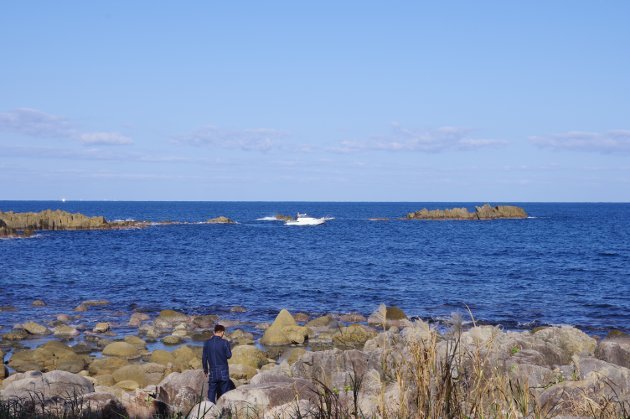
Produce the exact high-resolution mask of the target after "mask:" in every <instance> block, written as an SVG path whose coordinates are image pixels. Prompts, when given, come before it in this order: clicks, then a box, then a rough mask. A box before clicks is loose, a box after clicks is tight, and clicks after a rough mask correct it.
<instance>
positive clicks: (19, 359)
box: [9, 341, 90, 373]
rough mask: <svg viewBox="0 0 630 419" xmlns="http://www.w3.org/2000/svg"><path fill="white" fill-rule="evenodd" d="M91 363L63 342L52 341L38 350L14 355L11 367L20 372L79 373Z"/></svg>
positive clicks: (24, 351) (10, 363)
mask: <svg viewBox="0 0 630 419" xmlns="http://www.w3.org/2000/svg"><path fill="white" fill-rule="evenodd" d="M89 362H90V357H89V356H87V355H80V354H77V353H76V352H75V351H73V350H72V348H70V347H69V346H67V345H64V344H63V343H61V342H57V341H50V342H46V343H45V344H44V345H42V346H40V347H39V348H36V349H30V350H28V349H27V350H22V351H17V352H15V353H13V356H12V357H11V359H10V361H9V366H10V367H11V368H13V369H14V370H16V371H18V372H26V371H31V370H37V371H44V372H46V371H53V370H62V371H68V372H72V373H78V372H79V371H82V370H84V369H85V368H86V367H87V366H88V364H89Z"/></svg>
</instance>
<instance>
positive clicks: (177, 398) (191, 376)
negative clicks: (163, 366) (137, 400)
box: [157, 370, 208, 413]
mask: <svg viewBox="0 0 630 419" xmlns="http://www.w3.org/2000/svg"><path fill="white" fill-rule="evenodd" d="M207 393H208V379H207V378H206V376H205V374H204V373H203V371H202V370H189V371H184V372H182V373H179V372H173V373H171V374H169V375H167V376H166V378H164V380H162V381H161V382H160V384H158V389H157V394H158V399H159V400H160V401H162V402H164V403H166V404H167V405H169V406H170V407H171V411H173V412H183V413H186V412H188V411H190V410H191V409H192V408H193V406H195V405H196V404H197V403H199V402H200V401H202V400H204V399H205V398H206V396H207Z"/></svg>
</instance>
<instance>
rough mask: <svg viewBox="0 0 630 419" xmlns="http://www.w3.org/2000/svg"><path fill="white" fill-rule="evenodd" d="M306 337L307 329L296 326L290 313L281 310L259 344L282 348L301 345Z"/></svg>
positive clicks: (307, 334)
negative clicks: (283, 346) (293, 344)
mask: <svg viewBox="0 0 630 419" xmlns="http://www.w3.org/2000/svg"><path fill="white" fill-rule="evenodd" d="M308 336H309V330H308V328H306V327H304V326H298V325H297V323H296V321H295V319H294V318H293V316H291V313H289V311H288V310H286V309H282V310H281V311H280V313H278V315H277V316H276V319H275V320H274V321H273V323H272V324H271V326H269V328H267V330H265V333H264V334H263V337H262V338H261V339H260V343H262V344H263V345H270V346H282V345H289V344H292V343H295V344H301V343H304V341H305V340H306V339H308Z"/></svg>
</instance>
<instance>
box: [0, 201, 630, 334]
mask: <svg viewBox="0 0 630 419" xmlns="http://www.w3.org/2000/svg"><path fill="white" fill-rule="evenodd" d="M476 204H480V203H332V202H331V203H313V202H65V203H62V202H58V201H55V202H53V201H50V202H44V201H0V210H2V211H8V210H13V211H40V210H43V209H48V208H52V209H57V208H59V209H63V210H65V211H71V212H81V213H84V214H87V215H104V216H105V217H106V218H108V219H135V220H149V221H165V220H176V221H189V222H199V221H204V220H206V219H208V218H210V217H215V216H218V215H225V216H228V217H230V218H232V219H234V220H236V221H238V222H239V224H237V225H164V226H153V227H149V228H146V229H140V230H114V231H61V232H52V231H46V232H41V233H40V234H38V235H37V237H35V238H30V239H17V240H16V239H12V240H0V306H1V305H13V306H15V307H17V311H15V312H0V325H2V326H4V328H5V330H4V331H6V328H7V327H10V326H11V325H12V324H14V323H17V322H20V321H24V320H26V319H31V318H35V319H37V318H42V316H43V315H44V314H47V315H50V316H51V318H52V315H53V314H55V313H60V312H69V311H71V309H72V308H73V307H75V306H76V305H78V304H79V303H80V302H81V301H83V300H86V299H107V300H110V301H111V302H112V305H111V310H120V311H123V312H126V313H128V312H129V311H130V310H131V309H133V308H138V309H142V310H148V311H151V312H155V311H157V310H160V309H164V308H173V309H179V310H183V311H186V312H189V313H218V314H222V315H225V316H227V317H229V316H230V314H229V313H228V310H229V308H230V307H231V306H233V305H242V306H245V307H247V308H248V312H247V313H244V314H241V315H238V316H240V318H241V319H242V320H251V321H270V320H273V317H274V315H275V314H276V313H277V312H278V310H280V309H281V308H283V307H286V308H288V309H289V310H292V311H303V312H308V313H311V314H319V313H326V312H340V313H343V312H351V311H358V312H361V313H363V314H365V315H367V314H369V313H371V312H372V311H373V310H374V309H375V308H376V307H377V306H378V304H379V303H386V304H388V305H398V306H400V307H401V308H403V310H405V312H407V314H409V315H412V316H419V317H422V318H424V319H430V320H434V321H439V320H440V319H445V318H447V317H449V316H450V315H451V313H453V312H460V313H462V314H465V315H466V316H467V314H466V313H467V308H466V307H467V306H468V307H469V308H470V310H471V311H472V313H473V315H474V316H475V318H476V320H477V321H480V322H484V323H490V324H501V325H503V326H504V327H505V328H507V329H519V328H530V327H532V326H535V325H542V324H573V325H576V326H578V327H580V328H582V329H583V330H585V331H587V332H589V333H593V334H604V333H606V331H608V330H610V329H611V328H617V329H622V330H625V331H630V204H564V203H563V204H551V203H544V204H542V203H541V204H538V203H524V204H518V205H520V206H523V207H524V208H525V209H526V210H527V212H528V213H529V214H530V215H531V216H532V218H529V219H525V220H496V221H399V220H393V221H369V220H368V219H369V218H371V217H400V216H404V215H405V214H406V213H407V212H410V211H414V210H418V209H421V208H423V207H427V208H430V209H431V208H450V207H454V206H466V207H468V208H471V209H472V208H473V206H474V205H476ZM298 211H300V212H308V213H309V215H312V216H332V217H335V219H334V220H332V221H329V222H328V223H326V224H325V225H322V226H317V227H289V226H285V225H283V224H282V223H280V222H270V221H258V220H257V219H259V218H261V217H265V216H271V215H274V214H276V213H283V214H295V213H296V212H298ZM37 298H42V299H44V300H45V301H46V302H47V304H48V306H47V307H45V308H44V309H35V308H32V307H31V302H32V301H33V300H34V299H37ZM87 315H88V316H89V313H88V314H87ZM99 315H100V316H102V315H103V314H102V313H100V314H99ZM231 316H232V317H234V316H235V315H231Z"/></svg>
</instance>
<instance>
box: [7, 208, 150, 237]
mask: <svg viewBox="0 0 630 419" xmlns="http://www.w3.org/2000/svg"><path fill="white" fill-rule="evenodd" d="M145 225H147V223H144V222H137V221H107V220H106V219H105V217H103V216H96V217H88V216H86V215H83V214H79V213H70V212H66V211H61V210H56V211H53V210H45V211H40V212H13V211H8V212H1V211H0V237H5V238H6V237H9V238H10V237H28V236H30V235H32V234H33V232H34V231H37V230H109V229H116V228H130V227H143V226H145Z"/></svg>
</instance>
